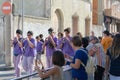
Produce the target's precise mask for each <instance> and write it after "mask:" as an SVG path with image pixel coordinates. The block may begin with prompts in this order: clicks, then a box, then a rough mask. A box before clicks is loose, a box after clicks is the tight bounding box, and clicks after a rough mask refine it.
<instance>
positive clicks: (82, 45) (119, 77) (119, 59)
mask: <svg viewBox="0 0 120 80" xmlns="http://www.w3.org/2000/svg"><path fill="white" fill-rule="evenodd" d="M70 32H71V30H70V28H66V29H64V33H65V35H63V33H62V32H59V33H58V34H57V36H56V35H55V33H54V30H53V29H52V28H49V29H48V34H49V36H48V37H46V38H45V40H44V39H43V35H42V34H40V35H39V36H36V40H35V39H34V38H33V32H32V31H28V32H27V38H23V37H22V31H21V30H20V29H18V30H16V37H15V38H14V39H13V41H12V46H13V63H14V67H15V76H16V77H19V76H20V66H19V65H20V62H21V61H22V66H23V69H24V70H25V71H26V72H27V74H31V73H32V72H33V69H35V70H37V71H38V74H39V76H40V77H41V78H46V77H49V76H50V79H51V80H63V78H64V77H63V68H62V66H64V65H69V66H70V67H71V73H72V78H73V80H109V79H110V80H120V64H119V63H120V49H119V47H120V34H119V33H117V34H114V35H113V34H110V33H109V31H107V30H105V31H103V37H96V36H95V35H94V32H93V31H92V32H91V35H90V36H87V37H83V36H82V35H81V33H80V32H77V33H76V35H74V36H73V37H72V36H70ZM42 54H46V63H47V67H48V68H50V67H53V68H52V69H51V70H49V71H47V72H46V71H44V68H45V67H44V64H43V62H42V59H41V55H42ZM34 65H35V67H34ZM40 65H41V66H40ZM33 67H34V68H33Z"/></svg>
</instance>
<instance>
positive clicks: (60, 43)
mask: <svg viewBox="0 0 120 80" xmlns="http://www.w3.org/2000/svg"><path fill="white" fill-rule="evenodd" d="M62 40H63V33H61V32H59V33H58V38H57V49H58V50H61V51H62V50H63V49H62Z"/></svg>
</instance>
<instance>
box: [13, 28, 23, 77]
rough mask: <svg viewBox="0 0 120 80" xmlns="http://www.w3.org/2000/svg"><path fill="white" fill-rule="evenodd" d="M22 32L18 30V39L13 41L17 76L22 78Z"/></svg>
mask: <svg viewBox="0 0 120 80" xmlns="http://www.w3.org/2000/svg"><path fill="white" fill-rule="evenodd" d="M22 40H23V39H22V31H21V30H20V29H17V30H16V37H15V38H14V40H13V43H12V46H13V63H14V68H15V76H16V77H20V66H19V65H20V62H21V56H22V47H23V46H22Z"/></svg>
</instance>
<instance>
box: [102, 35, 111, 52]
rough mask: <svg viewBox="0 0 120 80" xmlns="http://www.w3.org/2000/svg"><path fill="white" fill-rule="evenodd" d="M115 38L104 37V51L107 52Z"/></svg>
mask: <svg viewBox="0 0 120 80" xmlns="http://www.w3.org/2000/svg"><path fill="white" fill-rule="evenodd" d="M112 41H113V39H112V38H111V37H104V38H102V41H101V44H102V45H103V49H104V52H105V53H106V52H107V49H108V48H109V47H110V46H111V44H112Z"/></svg>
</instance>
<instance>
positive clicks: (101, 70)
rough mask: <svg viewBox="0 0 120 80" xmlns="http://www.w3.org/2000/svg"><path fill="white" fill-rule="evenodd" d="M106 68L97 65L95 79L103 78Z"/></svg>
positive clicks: (100, 79)
mask: <svg viewBox="0 0 120 80" xmlns="http://www.w3.org/2000/svg"><path fill="white" fill-rule="evenodd" d="M104 70H105V68H103V67H101V66H98V65H97V66H96V69H95V72H94V80H102V78H103V74H104Z"/></svg>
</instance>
